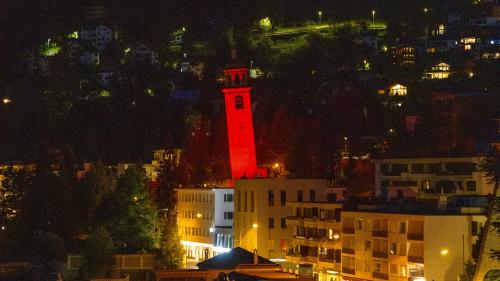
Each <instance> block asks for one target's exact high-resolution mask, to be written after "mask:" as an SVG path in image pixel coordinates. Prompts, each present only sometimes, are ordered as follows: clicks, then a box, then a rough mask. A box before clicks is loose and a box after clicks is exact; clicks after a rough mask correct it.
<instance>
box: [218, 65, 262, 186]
mask: <svg viewBox="0 0 500 281" xmlns="http://www.w3.org/2000/svg"><path fill="white" fill-rule="evenodd" d="M224 76H225V77H226V78H225V80H226V84H225V86H226V88H224V89H222V92H223V93H224V100H225V104H226V119H227V132H228V140H229V157H230V162H231V174H232V178H233V179H241V178H249V179H250V178H254V177H256V176H257V160H256V155H255V140H254V131H253V120H252V103H251V102H250V90H251V88H250V87H248V86H247V84H246V79H247V69H246V68H231V69H225V70H224Z"/></svg>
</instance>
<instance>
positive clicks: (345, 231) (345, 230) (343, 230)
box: [342, 227, 354, 234]
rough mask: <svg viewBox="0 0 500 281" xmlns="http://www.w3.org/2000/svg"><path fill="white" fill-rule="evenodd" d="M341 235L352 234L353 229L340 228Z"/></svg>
mask: <svg viewBox="0 0 500 281" xmlns="http://www.w3.org/2000/svg"><path fill="white" fill-rule="evenodd" d="M342 233H345V234H354V228H347V227H342Z"/></svg>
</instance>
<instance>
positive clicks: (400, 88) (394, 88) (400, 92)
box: [389, 83, 408, 96]
mask: <svg viewBox="0 0 500 281" xmlns="http://www.w3.org/2000/svg"><path fill="white" fill-rule="evenodd" d="M407 94H408V88H407V87H406V86H404V85H401V84H399V83H396V84H394V85H391V86H389V96H406V95H407Z"/></svg>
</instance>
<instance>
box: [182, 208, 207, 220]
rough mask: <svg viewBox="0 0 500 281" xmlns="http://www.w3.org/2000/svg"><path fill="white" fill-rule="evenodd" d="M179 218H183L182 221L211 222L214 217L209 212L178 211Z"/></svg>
mask: <svg viewBox="0 0 500 281" xmlns="http://www.w3.org/2000/svg"><path fill="white" fill-rule="evenodd" d="M179 217H180V218H183V219H204V220H212V219H213V217H214V214H213V212H210V211H193V210H181V211H179Z"/></svg>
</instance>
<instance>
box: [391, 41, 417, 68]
mask: <svg viewBox="0 0 500 281" xmlns="http://www.w3.org/2000/svg"><path fill="white" fill-rule="evenodd" d="M389 53H390V54H391V57H392V62H393V63H394V64H397V65H402V66H409V65H414V64H415V47H414V46H412V45H408V44H400V45H397V46H394V47H391V48H390V50H389Z"/></svg>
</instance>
